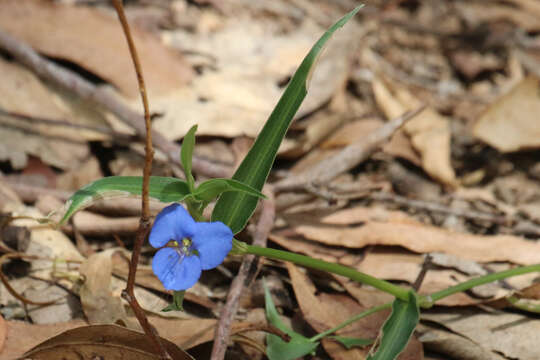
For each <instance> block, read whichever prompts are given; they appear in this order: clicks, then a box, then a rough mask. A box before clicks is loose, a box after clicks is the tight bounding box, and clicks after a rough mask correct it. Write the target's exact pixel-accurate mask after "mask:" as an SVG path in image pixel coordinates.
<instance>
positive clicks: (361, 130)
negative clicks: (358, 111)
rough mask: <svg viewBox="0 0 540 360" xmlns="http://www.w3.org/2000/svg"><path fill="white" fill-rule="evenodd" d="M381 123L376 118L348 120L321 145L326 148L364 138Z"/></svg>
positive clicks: (345, 144)
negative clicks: (348, 121)
mask: <svg viewBox="0 0 540 360" xmlns="http://www.w3.org/2000/svg"><path fill="white" fill-rule="evenodd" d="M383 124H384V123H383V122H382V121H381V120H379V119H377V118H374V119H362V120H357V121H353V122H350V123H348V124H345V125H344V126H342V127H341V128H340V129H339V130H337V131H336V132H335V133H333V134H332V136H330V137H329V138H328V139H327V140H325V141H324V142H323V143H322V144H321V147H322V148H323V149H327V148H333V147H343V146H347V145H350V144H353V143H355V142H358V141H361V140H363V139H365V138H366V136H368V135H369V134H371V133H372V132H373V131H375V130H377V129H378V128H379V127H381V126H382V125H383Z"/></svg>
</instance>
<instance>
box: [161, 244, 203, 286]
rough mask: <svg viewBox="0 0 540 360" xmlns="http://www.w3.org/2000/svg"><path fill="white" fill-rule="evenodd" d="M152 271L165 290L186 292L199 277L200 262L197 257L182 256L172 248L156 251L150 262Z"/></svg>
mask: <svg viewBox="0 0 540 360" xmlns="http://www.w3.org/2000/svg"><path fill="white" fill-rule="evenodd" d="M152 270H154V274H156V276H157V277H158V279H159V280H160V281H161V282H162V283H163V286H164V287H165V289H167V290H176V291H180V290H186V289H189V288H190V287H192V286H193V285H195V283H196V282H197V280H199V278H200V277H201V261H200V260H199V258H198V257H197V256H194V255H191V256H183V257H182V259H181V256H180V254H179V253H178V251H177V250H176V249H174V248H170V247H166V248H163V249H160V250H158V252H157V253H156V255H155V256H154V260H152Z"/></svg>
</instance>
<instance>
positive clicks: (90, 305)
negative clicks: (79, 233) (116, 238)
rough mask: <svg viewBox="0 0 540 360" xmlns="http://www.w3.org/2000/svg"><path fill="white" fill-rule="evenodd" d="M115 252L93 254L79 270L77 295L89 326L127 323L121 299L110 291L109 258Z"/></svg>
mask: <svg viewBox="0 0 540 360" xmlns="http://www.w3.org/2000/svg"><path fill="white" fill-rule="evenodd" d="M115 251H116V249H109V250H105V251H102V252H100V253H97V254H94V255H92V256H90V257H89V258H88V259H86V260H85V261H84V262H83V263H82V264H81V267H80V268H79V272H80V274H81V275H82V276H83V277H84V283H83V285H82V286H81V289H80V291H79V295H80V297H81V304H82V307H83V310H84V314H85V315H86V318H87V319H88V322H89V323H90V324H115V323H117V322H118V321H122V322H123V323H124V324H128V323H129V321H128V319H127V314H126V310H125V309H124V306H123V304H122V300H121V298H120V297H116V296H113V294H112V291H111V276H112V261H111V256H112V254H113V253H114V252H115Z"/></svg>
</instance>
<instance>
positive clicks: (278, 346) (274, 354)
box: [263, 282, 319, 360]
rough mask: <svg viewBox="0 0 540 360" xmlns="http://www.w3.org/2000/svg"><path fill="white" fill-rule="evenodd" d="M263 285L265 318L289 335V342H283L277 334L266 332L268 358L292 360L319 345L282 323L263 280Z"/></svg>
mask: <svg viewBox="0 0 540 360" xmlns="http://www.w3.org/2000/svg"><path fill="white" fill-rule="evenodd" d="M263 285H264V302H265V308H266V319H267V320H268V322H270V323H271V324H272V325H274V326H275V327H276V328H278V329H279V330H281V331H283V332H284V333H286V334H287V335H289V336H290V337H291V340H290V341H289V342H285V341H283V340H282V339H281V338H280V337H279V336H277V335H274V334H268V335H267V336H266V355H267V356H268V358H269V359H270V360H294V359H297V358H299V357H302V356H304V355H307V354H310V353H312V352H313V351H315V349H317V346H319V343H318V342H312V341H311V340H309V339H308V338H306V337H304V336H303V335H301V334H299V333H297V332H294V331H293V330H292V329H290V328H289V327H287V325H285V323H283V321H282V320H281V317H280V316H279V314H278V312H277V310H276V307H275V305H274V301H273V300H272V296H271V295H270V291H268V287H267V286H266V283H264V282H263Z"/></svg>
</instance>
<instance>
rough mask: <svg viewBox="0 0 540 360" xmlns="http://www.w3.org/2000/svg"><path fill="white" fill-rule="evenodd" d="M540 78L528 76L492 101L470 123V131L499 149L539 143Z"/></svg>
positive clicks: (504, 150) (528, 147)
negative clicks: (476, 118) (471, 127)
mask: <svg viewBox="0 0 540 360" xmlns="http://www.w3.org/2000/svg"><path fill="white" fill-rule="evenodd" d="M539 88H540V80H539V79H537V78H535V77H533V76H529V77H527V78H525V79H524V80H522V81H521V82H520V83H519V84H518V85H517V86H515V87H514V88H513V89H512V90H510V91H509V92H508V93H507V94H505V95H503V96H502V97H500V98H499V99H497V100H496V101H495V102H493V103H492V104H491V105H490V106H489V107H488V109H487V110H486V112H485V113H484V114H483V115H482V116H481V117H480V118H479V119H478V121H477V122H476V123H475V124H474V127H473V130H472V131H473V134H474V136H476V137H477V138H479V139H480V140H482V141H485V142H486V143H488V144H489V145H491V146H493V147H495V148H496V149H497V150H499V151H501V152H511V151H517V150H521V149H530V148H538V147H539V146H540V120H539V118H538V116H536V115H537V114H539V113H540V100H539V97H538V89H539Z"/></svg>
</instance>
